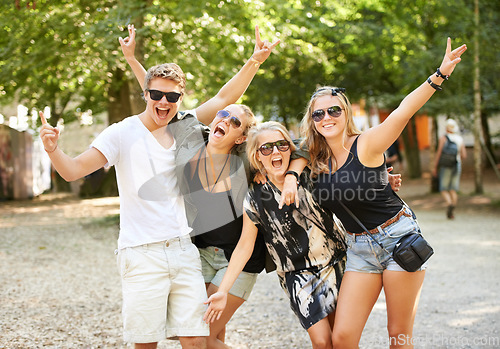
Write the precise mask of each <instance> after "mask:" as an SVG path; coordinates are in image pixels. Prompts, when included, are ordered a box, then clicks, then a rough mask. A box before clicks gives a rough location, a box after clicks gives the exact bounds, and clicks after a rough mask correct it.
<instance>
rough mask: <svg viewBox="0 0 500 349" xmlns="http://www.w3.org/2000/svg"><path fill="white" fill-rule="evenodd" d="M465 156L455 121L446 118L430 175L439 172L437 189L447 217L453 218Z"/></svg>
mask: <svg viewBox="0 0 500 349" xmlns="http://www.w3.org/2000/svg"><path fill="white" fill-rule="evenodd" d="M466 157H467V151H466V149H465V144H464V139H463V138H462V136H460V134H459V128H458V124H457V122H456V121H455V120H453V119H448V120H446V133H445V134H444V135H443V136H441V138H439V144H438V149H437V152H436V158H435V161H434V168H433V170H432V175H433V176H436V175H438V174H439V191H440V192H441V195H442V196H443V198H444V201H445V202H446V217H448V219H453V218H455V212H454V211H455V207H456V206H457V201H458V189H459V187H460V176H461V174H462V160H465V158H466Z"/></svg>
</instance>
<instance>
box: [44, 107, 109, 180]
mask: <svg viewBox="0 0 500 349" xmlns="http://www.w3.org/2000/svg"><path fill="white" fill-rule="evenodd" d="M40 119H41V120H42V128H41V129H40V138H41V139H42V142H43V147H44V148H45V151H46V152H47V154H49V157H50V160H51V161H52V165H54V168H55V169H56V171H57V172H58V173H59V174H60V175H61V177H62V178H64V179H65V180H66V181H68V182H71V181H74V180H77V179H79V178H82V177H84V176H86V175H88V174H91V173H92V172H95V171H97V170H98V169H100V168H101V167H103V166H104V165H106V163H107V160H106V157H105V156H104V155H102V153H101V152H100V151H99V150H97V149H95V148H90V149H88V150H86V151H85V152H83V153H82V154H80V155H78V156H77V157H75V158H72V157H70V156H68V155H66V154H65V153H64V152H63V151H62V150H61V148H59V146H58V145H57V141H58V139H59V129H58V128H57V127H52V126H51V125H49V124H48V123H47V120H46V119H45V116H44V115H43V113H42V112H40Z"/></svg>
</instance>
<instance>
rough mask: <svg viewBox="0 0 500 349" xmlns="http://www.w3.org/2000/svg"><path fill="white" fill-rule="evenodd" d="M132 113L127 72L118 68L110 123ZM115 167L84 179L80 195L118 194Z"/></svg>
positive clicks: (112, 88) (111, 92)
mask: <svg viewBox="0 0 500 349" xmlns="http://www.w3.org/2000/svg"><path fill="white" fill-rule="evenodd" d="M130 115H132V107H131V103H130V89H129V84H128V81H127V80H126V77H125V73H124V72H123V71H122V70H120V69H119V68H117V69H116V70H115V71H114V72H113V81H112V83H111V84H110V89H109V91H108V123H109V125H111V124H114V123H115V122H118V121H121V120H123V119H125V118H126V117H128V116H130ZM117 188H118V187H117V184H116V175H115V171H114V168H113V169H111V170H109V171H103V172H101V171H96V172H95V173H92V174H90V175H89V176H87V177H86V178H85V179H84V183H83V184H82V187H81V189H82V190H81V192H80V196H82V197H89V196H110V195H111V196H112V195H118V189H117Z"/></svg>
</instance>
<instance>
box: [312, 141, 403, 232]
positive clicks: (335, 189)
mask: <svg viewBox="0 0 500 349" xmlns="http://www.w3.org/2000/svg"><path fill="white" fill-rule="evenodd" d="M358 138H359V137H356V139H355V140H354V142H353V144H352V146H351V149H350V152H349V155H348V157H347V160H346V162H345V164H344V165H342V166H341V167H340V168H339V169H338V170H337V171H336V172H334V173H332V174H329V173H322V174H320V175H319V176H318V177H317V179H316V180H315V186H314V192H313V193H314V197H315V198H316V200H318V202H319V203H320V205H321V206H322V207H324V208H326V209H328V210H330V211H332V212H333V213H334V214H336V215H337V217H338V218H340V220H341V221H342V223H343V224H344V227H345V228H346V230H347V231H349V232H352V233H361V232H363V228H361V227H360V226H359V224H358V223H356V221H355V220H354V219H353V218H352V217H351V216H350V215H349V214H348V213H347V212H346V211H345V210H344V209H343V208H342V206H341V205H340V204H339V203H338V202H337V200H342V202H343V204H344V205H346V206H347V207H348V208H349V209H350V210H351V211H352V213H354V215H355V216H357V217H358V219H359V220H360V221H361V222H362V223H363V224H364V225H365V226H366V228H368V229H373V228H375V227H377V226H378V225H380V224H382V223H384V222H385V221H387V220H388V219H389V218H392V217H394V216H395V215H396V214H397V213H398V212H399V211H400V210H401V208H402V207H403V204H402V201H401V199H400V198H399V197H398V196H397V195H396V193H395V192H394V191H393V190H392V188H391V185H390V184H389V177H388V173H387V167H386V165H385V163H384V164H382V165H381V166H379V167H366V166H364V165H363V164H362V163H361V162H360V161H359V158H358V151H357V142H358Z"/></svg>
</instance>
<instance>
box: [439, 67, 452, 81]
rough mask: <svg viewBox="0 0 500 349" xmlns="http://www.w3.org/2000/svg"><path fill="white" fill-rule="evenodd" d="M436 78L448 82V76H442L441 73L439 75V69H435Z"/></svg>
mask: <svg viewBox="0 0 500 349" xmlns="http://www.w3.org/2000/svg"><path fill="white" fill-rule="evenodd" d="M436 77H438V78H443V79H445V80H448V78H449V77H450V76H449V75H444V74H443V73H441V70H439V68H437V70H436Z"/></svg>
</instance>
